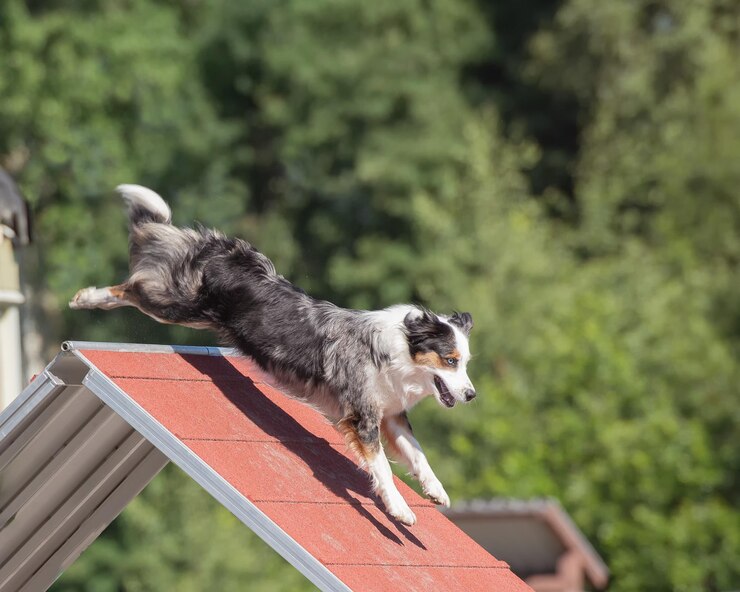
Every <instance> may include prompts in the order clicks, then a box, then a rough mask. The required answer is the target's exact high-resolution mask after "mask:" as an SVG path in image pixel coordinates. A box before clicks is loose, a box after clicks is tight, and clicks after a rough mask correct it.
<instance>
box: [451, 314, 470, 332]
mask: <svg viewBox="0 0 740 592" xmlns="http://www.w3.org/2000/svg"><path fill="white" fill-rule="evenodd" d="M450 323H452V324H453V325H455V327H457V328H458V329H460V331H462V332H463V333H464V334H465V335H466V336H467V337H470V331H471V330H472V329H473V315H471V314H470V313H469V312H455V313H454V314H453V315H452V316H451V317H450Z"/></svg>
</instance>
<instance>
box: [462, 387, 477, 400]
mask: <svg viewBox="0 0 740 592" xmlns="http://www.w3.org/2000/svg"><path fill="white" fill-rule="evenodd" d="M463 395H465V400H466V401H472V400H473V399H475V391H474V390H473V389H465V392H464V393H463Z"/></svg>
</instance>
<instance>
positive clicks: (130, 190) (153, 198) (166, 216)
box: [116, 185, 172, 226]
mask: <svg viewBox="0 0 740 592" xmlns="http://www.w3.org/2000/svg"><path fill="white" fill-rule="evenodd" d="M116 191H118V193H120V194H121V197H122V198H123V199H124V200H125V201H126V205H127V206H128V218H129V223H130V224H131V226H138V225H139V224H144V223H146V222H159V223H160V224H169V223H170V222H171V220H172V211H171V210H170V207H169V206H168V205H167V204H166V203H165V201H164V200H163V199H162V198H161V197H160V196H159V194H157V193H155V192H154V191H152V190H151V189H147V188H146V187H142V186H141V185H119V186H118V187H116Z"/></svg>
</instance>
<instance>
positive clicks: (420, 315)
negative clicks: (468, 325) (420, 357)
mask: <svg viewBox="0 0 740 592" xmlns="http://www.w3.org/2000/svg"><path fill="white" fill-rule="evenodd" d="M403 326H404V328H405V329H406V339H407V340H408V342H409V349H410V351H411V355H412V356H413V355H414V354H415V353H416V352H419V351H428V350H429V349H430V348H431V343H432V342H433V341H434V340H435V339H437V338H438V337H439V336H440V333H441V332H442V331H444V327H445V325H444V323H442V322H440V320H439V318H438V317H437V315H435V314H434V313H432V312H429V311H428V310H425V309H416V310H412V311H411V312H410V313H408V314H407V315H406V317H405V318H404V319H403ZM448 329H449V327H448Z"/></svg>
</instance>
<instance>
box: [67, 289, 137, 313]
mask: <svg viewBox="0 0 740 592" xmlns="http://www.w3.org/2000/svg"><path fill="white" fill-rule="evenodd" d="M121 306H137V303H136V302H135V300H134V299H133V296H132V294H131V293H130V292H129V291H128V290H127V288H126V284H120V285H118V286H108V287H105V288H96V287H94V286H91V287H89V288H83V289H82V290H80V291H79V292H77V294H75V296H74V298H72V300H71V301H70V303H69V307H70V308H74V309H90V308H101V309H103V310H110V309H112V308H120V307H121Z"/></svg>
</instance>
